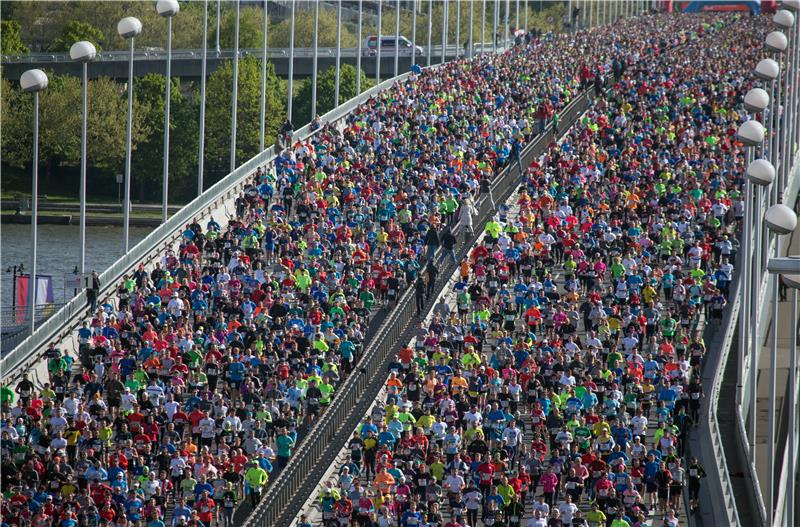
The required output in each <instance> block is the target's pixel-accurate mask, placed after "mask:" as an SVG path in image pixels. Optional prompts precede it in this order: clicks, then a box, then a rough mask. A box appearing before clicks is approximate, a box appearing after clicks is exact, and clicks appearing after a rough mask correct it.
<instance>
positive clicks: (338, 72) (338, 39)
mask: <svg viewBox="0 0 800 527" xmlns="http://www.w3.org/2000/svg"><path fill="white" fill-rule="evenodd" d="M399 11H400V10H399V9H398V13H399ZM341 62H342V0H338V2H337V6H336V81H335V83H334V85H335V87H334V93H333V107H334V108H337V107H338V106H339V83H340V82H341V78H342V75H341V68H340V65H341ZM396 64H397V62H396V61H395V69H397V65H396ZM396 75H397V73H396V72H395V76H396Z"/></svg>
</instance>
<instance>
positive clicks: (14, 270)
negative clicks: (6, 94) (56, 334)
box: [6, 78, 25, 320]
mask: <svg viewBox="0 0 800 527" xmlns="http://www.w3.org/2000/svg"><path fill="white" fill-rule="evenodd" d="M20 80H22V78H20ZM6 272H7V273H11V314H12V315H14V319H15V320H16V318H17V276H19V275H21V274H22V273H24V272H25V264H19V265H10V266H8V267H6Z"/></svg>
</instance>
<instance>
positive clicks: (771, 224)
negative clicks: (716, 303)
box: [752, 203, 797, 525]
mask: <svg viewBox="0 0 800 527" xmlns="http://www.w3.org/2000/svg"><path fill="white" fill-rule="evenodd" d="M764 223H765V224H766V227H767V228H768V229H769V230H770V231H772V232H773V233H775V234H776V235H778V236H776V240H775V245H774V251H775V252H774V253H773V257H775V258H777V257H778V256H780V251H781V235H785V234H789V233H791V232H794V230H795V229H796V228H797V215H796V214H795V213H794V211H793V210H792V209H790V208H789V207H787V206H786V205H784V204H783V203H777V204H775V205H773V206H771V207H770V208H769V209H767V212H766V214H764ZM759 278H760V277H759ZM777 293H778V275H777V274H773V275H772V295H773V299H772V300H773V301H772V346H771V350H770V357H769V381H768V383H769V408H768V410H767V412H768V414H767V417H768V425H767V427H768V434H767V436H768V437H767V466H768V470H767V500H765V501H766V503H767V518H768V520H767V525H773V518H774V516H775V509H774V499H775V432H776V430H775V397H776V393H775V383H776V381H777V378H776V377H777V376H776V372H777V355H778V323H779V319H778V302H776V301H775V300H776V299H775V298H774V297H775V295H777ZM792 324H793V325H796V324H797V319H795V321H794V322H793V323H792ZM753 338H754V340H755V339H756V337H755V336H754V337H753ZM796 338H797V337H796V332H795V334H794V335H792V340H796ZM795 382H796V380H795V379H794V377H789V383H790V384H791V385H794V384H795ZM755 396H756V394H755V392H754V393H753V394H752V397H753V398H755ZM791 404H792V405H794V399H793V400H792V401H791ZM791 411H792V410H791V408H790V412H791ZM792 446H793V445H791V446H790V448H791V447H792ZM794 477H795V475H794V474H791V479H794ZM790 522H791V520H790Z"/></svg>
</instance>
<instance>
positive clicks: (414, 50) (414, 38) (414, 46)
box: [411, 0, 471, 67]
mask: <svg viewBox="0 0 800 527" xmlns="http://www.w3.org/2000/svg"><path fill="white" fill-rule="evenodd" d="M470 1H471V0H470ZM416 64H417V2H416V1H415V2H414V3H413V4H412V6H411V67H414V66H415V65H416Z"/></svg>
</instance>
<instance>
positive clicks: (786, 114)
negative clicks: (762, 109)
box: [767, 9, 795, 200]
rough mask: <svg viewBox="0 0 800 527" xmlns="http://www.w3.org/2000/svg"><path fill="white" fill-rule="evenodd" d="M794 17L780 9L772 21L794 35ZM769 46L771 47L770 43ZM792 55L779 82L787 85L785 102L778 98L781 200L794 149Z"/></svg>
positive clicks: (788, 58) (787, 59) (778, 189)
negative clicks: (791, 101) (779, 109)
mask: <svg viewBox="0 0 800 527" xmlns="http://www.w3.org/2000/svg"><path fill="white" fill-rule="evenodd" d="M794 18H795V17H794V15H793V14H792V12H791V11H788V10H786V9H780V10H778V11H777V12H776V13H775V15H774V16H773V17H772V21H773V22H774V23H775V25H776V26H778V27H779V28H781V29H782V30H784V31H788V32H789V35H790V36H794V33H795V31H794V30H793V27H794ZM784 38H786V37H784ZM778 40H780V38H779V37H778ZM776 42H777V41H776ZM786 45H787V48H788V47H789V40H788V39H787V40H786ZM767 46H768V47H769V44H768V45H767ZM778 47H780V44H778ZM787 48H784V50H783V51H781V50H779V49H773V48H770V49H772V51H775V53H777V54H783V53H784V52H785V51H786V49H787ZM792 55H793V53H790V54H788V57H787V58H786V60H785V61H784V62H785V64H786V68H785V69H784V71H786V75H783V76H782V77H784V78H785V80H783V79H782V80H780V81H779V83H778V86H779V88H778V89H779V90H780V86H781V84H783V85H785V88H786V89H785V94H784V96H783V97H784V100H783V104H782V105H781V100H780V99H779V100H778V105H779V107H780V106H782V107H783V112H782V114H781V116H780V120H779V121H777V122H778V125H777V127H778V129H779V132H780V134H781V139H780V142H779V143H778V147H779V149H780V151H779V154H778V155H779V156H780V159H781V160H783V163H781V165H780V166H779V167H778V169H779V172H778V185H777V187H778V188H777V193H778V200H781V199H782V197H783V191H784V190H785V188H786V183H787V180H788V178H789V170H790V168H791V165H792V159H791V158H790V157H791V156H790V153H791V151H792V138H791V130H792V129H793V128H794V125H793V123H792V118H791V113H792V112H791V103H790V99H791V97H792V96H793V95H794V94H793V93H792V91H793V89H792V88H793V86H790V85H789V83H792V81H793V75H794V72H793V71H792V69H793V68H792ZM778 97H780V95H778Z"/></svg>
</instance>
